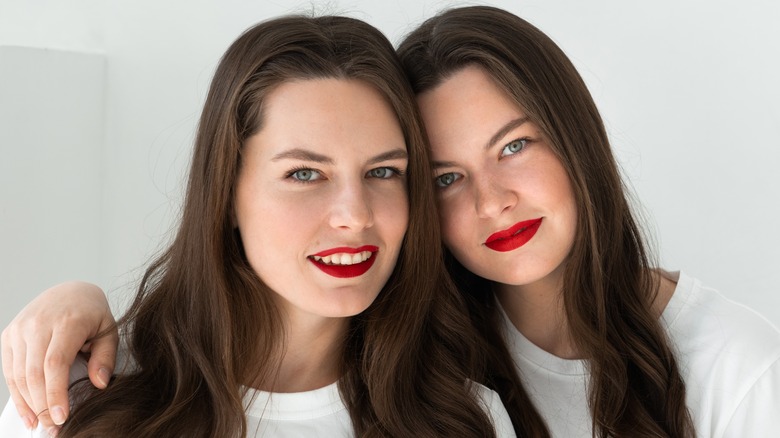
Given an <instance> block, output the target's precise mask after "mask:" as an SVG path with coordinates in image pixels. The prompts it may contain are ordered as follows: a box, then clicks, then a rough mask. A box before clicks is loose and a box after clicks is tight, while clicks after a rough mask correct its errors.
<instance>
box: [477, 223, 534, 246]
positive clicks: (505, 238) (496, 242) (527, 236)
mask: <svg viewBox="0 0 780 438" xmlns="http://www.w3.org/2000/svg"><path fill="white" fill-rule="evenodd" d="M541 224H542V218H537V219H531V220H527V221H522V222H518V223H516V224H514V225H512V226H511V227H510V228H508V229H506V230H501V231H498V232H495V233H493V234H491V235H490V237H488V238H487V240H485V246H487V247H488V248H490V249H492V250H493V251H499V252H507V251H512V250H515V249H517V248H520V247H521V246H523V245H525V244H526V243H528V241H529V240H531V238H533V237H534V234H536V231H537V230H539V226H540V225H541Z"/></svg>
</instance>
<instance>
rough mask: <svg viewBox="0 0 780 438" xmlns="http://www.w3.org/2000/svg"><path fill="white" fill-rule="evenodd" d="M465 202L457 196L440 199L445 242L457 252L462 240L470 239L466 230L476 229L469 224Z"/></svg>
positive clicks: (440, 219)
mask: <svg viewBox="0 0 780 438" xmlns="http://www.w3.org/2000/svg"><path fill="white" fill-rule="evenodd" d="M463 204H464V202H463V200H461V199H458V198H456V197H452V198H447V199H439V223H440V224H441V232H442V239H443V240H444V244H445V245H446V246H447V247H449V248H450V249H451V250H453V251H456V252H457V248H458V247H459V246H460V245H461V242H464V241H466V240H468V238H469V237H468V236H467V233H466V231H467V230H472V229H474V227H473V225H471V226H470V225H469V224H468V223H469V222H470V217H469V215H468V214H466V209H465V206H464V205H463Z"/></svg>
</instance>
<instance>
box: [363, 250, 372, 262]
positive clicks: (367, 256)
mask: <svg viewBox="0 0 780 438" xmlns="http://www.w3.org/2000/svg"><path fill="white" fill-rule="evenodd" d="M361 255H362V256H363V261H366V260H368V259H370V258H371V251H363V252H362V253H361Z"/></svg>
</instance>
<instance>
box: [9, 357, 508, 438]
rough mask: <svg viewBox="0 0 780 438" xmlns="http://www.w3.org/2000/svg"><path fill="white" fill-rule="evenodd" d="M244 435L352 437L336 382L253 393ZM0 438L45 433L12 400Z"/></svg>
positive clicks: (77, 371) (497, 418) (500, 426)
mask: <svg viewBox="0 0 780 438" xmlns="http://www.w3.org/2000/svg"><path fill="white" fill-rule="evenodd" d="M86 375H87V371H86V364H85V362H84V361H83V360H80V361H77V363H75V364H74V366H73V367H72V368H71V381H73V380H74V379H77V378H81V377H83V376H86ZM473 388H474V391H475V393H476V394H475V396H476V397H479V400H480V402H481V404H482V406H483V408H484V409H485V411H486V412H487V413H488V414H489V415H490V417H491V419H492V420H493V424H494V426H495V428H496V436H497V437H499V438H513V437H515V432H514V429H513V428H512V422H511V420H510V419H509V414H508V413H507V411H506V409H505V408H504V405H503V404H502V403H501V399H500V398H499V396H498V394H496V393H495V392H494V391H491V390H489V389H487V388H486V387H484V386H482V385H478V384H474V385H473ZM244 403H245V406H247V408H246V414H247V427H248V430H247V432H248V433H247V436H249V437H274V438H286V437H296V438H298V437H307V438H308V437H312V438H318V437H322V438H340V437H344V438H346V437H352V436H353V435H354V433H353V431H352V421H351V420H350V418H349V412H348V411H347V408H346V406H345V405H344V403H343V401H342V399H341V396H340V394H339V391H338V386H337V383H333V384H330V385H328V386H326V387H324V388H320V389H315V390H313V391H306V392H297V393H270V392H265V391H254V392H252V393H251V394H248V395H247V397H246V399H245V401H244ZM0 437H2V438H45V437H48V435H47V433H46V432H45V431H44V430H42V429H41V428H39V430H36V431H34V432H31V431H29V430H27V429H26V428H25V427H24V423H23V422H22V419H21V418H19V415H18V414H17V412H16V408H15V407H14V405H13V402H12V401H11V400H9V401H8V404H7V405H6V407H5V409H4V410H3V413H2V415H0Z"/></svg>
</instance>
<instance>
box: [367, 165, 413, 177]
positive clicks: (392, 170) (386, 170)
mask: <svg viewBox="0 0 780 438" xmlns="http://www.w3.org/2000/svg"><path fill="white" fill-rule="evenodd" d="M403 174H404V172H403V171H402V170H401V169H399V168H397V167H393V166H383V167H377V168H376V169H371V170H369V171H368V172H367V173H366V176H367V177H369V178H379V179H390V178H393V177H396V176H401V175H403Z"/></svg>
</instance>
